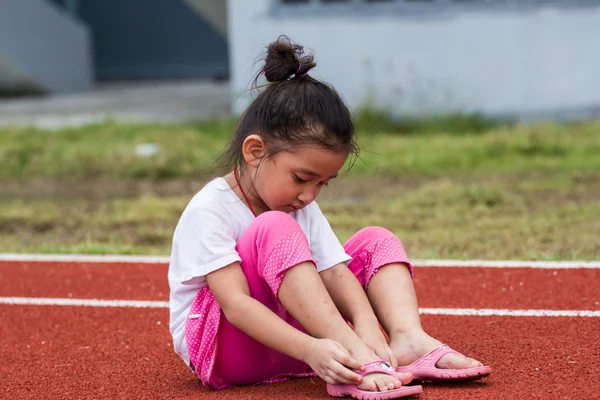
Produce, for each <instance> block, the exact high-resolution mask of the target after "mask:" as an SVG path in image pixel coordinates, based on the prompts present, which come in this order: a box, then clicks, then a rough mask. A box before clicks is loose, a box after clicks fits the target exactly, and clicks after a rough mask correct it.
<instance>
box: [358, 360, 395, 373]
mask: <svg viewBox="0 0 600 400" xmlns="http://www.w3.org/2000/svg"><path fill="white" fill-rule="evenodd" d="M356 372H357V373H359V374H360V375H362V376H365V375H369V374H374V373H377V372H379V373H382V374H386V375H389V376H394V377H396V376H397V375H396V371H394V368H392V366H391V365H390V364H389V363H388V362H387V361H384V360H378V361H373V362H370V363H367V364H365V365H363V369H362V370H360V371H356Z"/></svg>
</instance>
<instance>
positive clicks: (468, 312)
mask: <svg viewBox="0 0 600 400" xmlns="http://www.w3.org/2000/svg"><path fill="white" fill-rule="evenodd" d="M0 304H9V305H24V306H72V307H120V308H169V302H168V301H149V300H99V299H62V298H35V297H0ZM419 312H420V313H421V314H423V315H454V316H481V317H488V316H495V317H600V311H591V310H509V309H494V308H480V309H478V308H419Z"/></svg>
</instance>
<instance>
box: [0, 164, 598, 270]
mask: <svg viewBox="0 0 600 400" xmlns="http://www.w3.org/2000/svg"><path fill="white" fill-rule="evenodd" d="M381 183H384V182H381ZM368 184H369V183H367V182H365V181H364V180H360V179H358V178H347V179H344V180H341V181H340V182H338V183H337V184H334V185H332V187H331V188H328V189H326V190H327V192H326V193H324V194H323V198H322V199H321V201H319V203H320V204H321V207H322V209H323V211H324V213H325V214H326V215H327V216H328V217H329V219H330V222H331V225H332V227H333V229H334V230H335V232H336V233H337V235H338V237H339V238H340V240H342V241H344V240H346V239H348V238H349V237H350V236H351V235H352V234H353V233H354V232H356V231H357V230H359V229H361V228H362V227H364V226H368V225H381V226H385V227H387V228H388V229H390V230H392V231H393V232H395V233H396V234H397V235H398V236H399V237H400V238H401V239H402V240H403V242H404V244H405V246H406V248H407V250H408V252H409V254H410V256H411V257H413V258H456V259H540V260H555V259H567V260H570V259H588V260H590V259H599V258H600V242H599V241H598V237H600V218H598V215H600V178H598V177H597V176H595V175H571V174H566V173H562V174H558V175H547V176H545V175H544V176H507V175H504V174H502V175H488V176H486V177H482V178H474V179H467V180H465V179H464V178H463V179H456V178H447V177H445V178H433V179H421V180H419V181H418V182H412V183H411V185H412V187H411V188H407V187H405V185H404V184H403V183H402V182H398V183H396V184H393V183H391V182H387V184H386V185H385V190H383V191H381V192H371V193H369V192H370V190H369V188H368ZM370 184H371V185H372V184H373V182H370ZM375 184H377V183H375ZM190 196H191V193H190V194H189V195H179V196H168V197H160V196H156V195H149V194H146V195H141V196H139V197H131V198H113V199H104V200H98V199H93V198H92V199H85V198H78V199H70V200H61V201H55V200H52V199H42V200H39V199H38V200H35V199H30V200H27V201H24V200H19V199H13V200H5V201H0V210H1V211H0V233H1V234H0V249H2V251H5V252H6V251H8V252H50V253H63V252H66V253H121V254H165V255H166V254H169V253H170V246H171V238H172V234H173V229H174V228H175V224H176V223H177V220H178V218H179V216H180V214H181V212H182V211H183V208H184V207H185V205H186V204H187V201H189V198H190Z"/></svg>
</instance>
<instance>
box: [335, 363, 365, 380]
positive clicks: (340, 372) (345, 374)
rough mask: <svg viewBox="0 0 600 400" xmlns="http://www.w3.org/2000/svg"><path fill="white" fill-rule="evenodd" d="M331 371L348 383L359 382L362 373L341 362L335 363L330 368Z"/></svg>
mask: <svg viewBox="0 0 600 400" xmlns="http://www.w3.org/2000/svg"><path fill="white" fill-rule="evenodd" d="M331 372H332V373H334V374H336V375H337V376H339V377H340V378H341V379H344V380H345V381H348V382H349V383H360V382H362V378H363V377H362V375H360V374H357V373H356V372H354V371H352V370H350V369H348V368H346V367H344V366H343V365H342V364H337V365H336V366H335V367H333V368H331Z"/></svg>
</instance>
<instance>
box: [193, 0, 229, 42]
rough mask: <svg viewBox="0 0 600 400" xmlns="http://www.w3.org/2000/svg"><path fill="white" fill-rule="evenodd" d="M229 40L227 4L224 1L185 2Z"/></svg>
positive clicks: (200, 0)
mask: <svg viewBox="0 0 600 400" xmlns="http://www.w3.org/2000/svg"><path fill="white" fill-rule="evenodd" d="M184 1H185V3H187V4H188V5H189V6H190V7H192V9H194V10H195V11H196V12H198V13H199V14H200V15H202V17H204V18H205V19H206V21H208V22H209V23H210V24H211V25H212V26H213V27H214V28H215V29H216V30H217V31H218V32H219V33H220V34H221V35H222V36H223V37H224V38H227V2H226V1H224V0H184Z"/></svg>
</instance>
